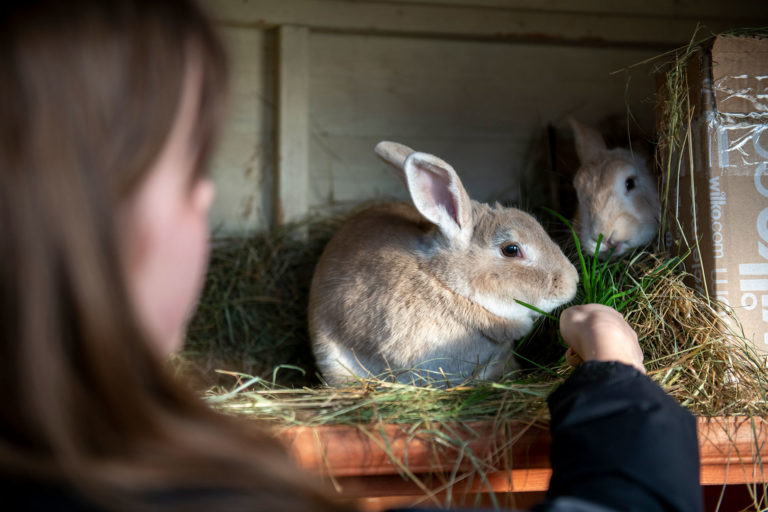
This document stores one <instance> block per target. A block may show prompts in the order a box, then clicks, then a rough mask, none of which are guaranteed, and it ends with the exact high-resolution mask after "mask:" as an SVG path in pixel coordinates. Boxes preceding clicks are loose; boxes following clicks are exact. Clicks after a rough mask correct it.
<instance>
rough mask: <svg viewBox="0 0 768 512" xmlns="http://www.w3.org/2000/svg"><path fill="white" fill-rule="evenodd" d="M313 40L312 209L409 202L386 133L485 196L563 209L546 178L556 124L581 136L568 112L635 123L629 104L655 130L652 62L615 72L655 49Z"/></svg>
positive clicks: (377, 39) (475, 193) (480, 198)
mask: <svg viewBox="0 0 768 512" xmlns="http://www.w3.org/2000/svg"><path fill="white" fill-rule="evenodd" d="M310 41H311V45H310V84H311V101H310V121H311V129H312V137H311V139H310V177H311V186H310V194H309V202H310V208H312V209H315V208H317V209H318V210H320V209H321V208H322V207H323V206H324V205H326V204H329V203H346V204H349V203H354V202H357V201H360V200H361V199H369V198H380V197H389V196H394V197H396V198H399V199H402V200H406V201H408V200H410V198H409V196H408V194H407V191H406V190H405V187H403V186H402V184H401V182H400V181H399V180H398V179H396V178H395V176H394V173H393V172H392V170H391V168H390V167H389V166H388V165H386V164H384V163H383V162H382V161H381V160H380V159H378V158H376V156H375V154H374V152H373V148H374V146H375V145H376V143H377V142H379V141H381V140H395V141H398V142H402V143H404V144H406V145H408V146H410V147H412V148H414V149H417V150H419V151H424V152H427V153H432V154H435V155H438V156H439V157H440V158H442V159H444V160H445V161H447V162H449V163H450V164H451V165H452V166H453V167H454V168H455V169H456V171H457V172H458V173H459V176H460V177H461V180H462V182H463V184H464V186H465V187H466V188H467V191H468V192H469V194H470V197H472V198H473V199H476V200H478V201H483V202H485V201H489V202H494V201H500V202H504V203H505V204H515V205H522V206H523V207H524V208H530V209H534V210H535V209H536V208H537V207H539V206H542V205H543V206H548V207H554V208H556V209H557V205H556V204H554V203H551V202H549V199H550V196H549V195H548V194H547V195H543V193H544V191H545V190H546V187H544V186H543V184H542V183H541V181H540V180H541V179H542V171H545V170H546V169H547V162H546V159H545V155H546V154H547V153H545V152H546V151H547V146H546V140H545V133H546V125H547V124H550V123H551V124H552V125H554V126H556V127H557V128H558V129H559V130H561V131H562V133H564V134H568V135H570V133H571V132H570V128H569V127H568V125H567V123H566V118H567V117H568V116H569V115H573V116H575V117H577V118H578V119H580V120H583V121H584V122H585V123H590V124H596V123H597V122H598V121H602V120H603V119H604V118H605V117H606V116H607V115H608V114H614V115H616V116H617V117H618V118H619V119H622V120H625V119H626V111H627V109H628V108H630V109H631V111H632V115H633V118H634V119H636V120H637V122H638V123H639V125H640V126H642V127H645V128H647V130H648V131H647V133H648V135H649V136H650V134H651V128H652V127H653V111H652V109H651V106H652V102H651V101H649V100H651V99H652V97H653V91H654V88H653V87H654V82H653V78H652V77H651V76H650V75H649V73H648V68H637V69H634V70H632V71H629V72H627V73H620V74H615V75H610V74H609V73H611V72H612V71H615V70H617V69H622V68H624V67H626V66H627V65H630V64H633V63H636V62H639V61H642V60H645V59H647V58H649V57H651V56H653V55H654V54H655V53H656V52H655V51H653V50H648V49H627V48H621V49H615V48H593V47H583V46H580V47H572V46H568V45H563V46H560V45H539V44H528V43H526V44H522V43H521V44H514V45H513V44H505V43H490V42H485V43H478V42H473V41H447V40H432V39H413V38H395V37H382V36H363V35H346V34H327V33H323V34H318V33H312V34H311V35H310ZM630 78H631V81H630V82H629V83H630V84H631V87H630V88H629V90H627V83H628V81H629V80H630ZM619 130H620V132H619V133H621V132H623V131H624V130H623V129H622V128H619ZM572 170H573V171H575V169H572ZM563 174H564V173H563ZM546 176H547V177H548V178H550V179H553V180H554V179H561V178H562V179H564V180H565V179H567V178H566V177H564V176H560V175H557V176H555V175H553V174H552V173H547V174H546Z"/></svg>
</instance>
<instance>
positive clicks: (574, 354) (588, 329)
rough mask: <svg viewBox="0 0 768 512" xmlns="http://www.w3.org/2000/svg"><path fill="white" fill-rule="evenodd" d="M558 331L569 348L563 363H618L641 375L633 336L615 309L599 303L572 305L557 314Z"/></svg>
mask: <svg viewBox="0 0 768 512" xmlns="http://www.w3.org/2000/svg"><path fill="white" fill-rule="evenodd" d="M560 332H561V333H562V335H563V339H564V340H565V343H567V344H568V346H569V347H570V348H569V349H568V352H566V360H567V361H568V363H569V364H571V365H573V366H576V365H578V364H580V363H581V362H583V361H618V362H620V363H624V364H628V365H630V366H634V367H635V368H637V369H638V370H640V371H641V372H643V373H645V367H644V366H643V351H642V350H641V349H640V345H639V344H638V342H637V334H636V333H635V331H633V330H632V328H631V327H630V326H629V324H628V323H627V322H626V321H625V320H624V317H623V316H622V315H621V313H619V312H618V311H616V310H615V309H612V308H609V307H608V306H603V305H600V304H585V305H582V306H572V307H570V308H568V309H566V310H564V311H563V312H562V314H561V315H560Z"/></svg>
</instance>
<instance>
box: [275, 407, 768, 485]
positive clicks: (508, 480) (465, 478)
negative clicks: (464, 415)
mask: <svg viewBox="0 0 768 512" xmlns="http://www.w3.org/2000/svg"><path fill="white" fill-rule="evenodd" d="M435 429H443V431H444V432H445V433H446V434H447V436H448V437H449V438H452V439H456V440H457V441H459V442H457V443H455V444H452V443H439V442H432V441H430V439H431V438H430V436H429V435H427V431H429V432H433V431H434V430H435ZM279 436H280V438H281V439H282V440H283V441H284V442H285V443H286V444H287V446H288V447H289V449H290V451H291V453H292V454H293V456H294V457H295V458H296V460H297V461H298V462H299V464H300V465H301V466H302V467H304V468H307V469H311V470H314V471H318V472H320V473H322V474H325V475H329V476H331V477H333V479H334V481H335V482H336V484H337V485H339V486H340V487H341V491H342V494H343V495H345V496H347V497H351V498H361V497H393V496H419V495H424V494H425V493H427V494H428V493H441V492H445V491H446V490H447V487H448V483H447V482H454V483H453V485H452V486H451V488H452V490H453V492H454V493H455V494H457V495H458V494H466V493H478V492H480V493H482V492H489V491H490V490H492V491H493V492H502V493H509V492H530V491H544V490H546V489H547V486H548V485H549V478H550V476H551V473H552V472H551V468H550V466H549V447H550V442H551V440H550V437H549V432H548V430H547V428H546V427H545V426H543V425H541V424H538V423H526V422H520V421H513V422H509V423H507V424H504V425H494V424H492V423H490V422H473V423H469V424H467V425H465V426H452V427H451V426H447V425H443V426H437V425H435V426H430V427H429V428H427V427H424V431H423V432H422V431H420V430H418V429H414V427H413V426H409V425H383V426H380V427H370V426H359V427H355V426H322V427H290V428H286V429H284V430H283V431H281V432H280V433H279ZM698 436H699V449H700V456H701V483H702V485H722V484H744V483H755V482H765V481H767V480H768V475H766V474H765V473H764V471H763V463H762V460H763V459H765V460H768V423H766V420H765V419H764V418H754V419H752V418H745V417H733V418H731V417H728V418H700V419H699V420H698ZM470 454H473V455H474V460H473V462H472V463H470V460H469V455H470ZM393 457H394V459H393ZM405 468H407V471H408V473H409V474H410V475H411V476H410V478H404V477H403V476H402V475H403V474H405V473H406V471H405ZM478 469H480V470H482V471H483V472H484V473H485V474H486V483H484V482H483V481H482V479H479V478H477V476H478Z"/></svg>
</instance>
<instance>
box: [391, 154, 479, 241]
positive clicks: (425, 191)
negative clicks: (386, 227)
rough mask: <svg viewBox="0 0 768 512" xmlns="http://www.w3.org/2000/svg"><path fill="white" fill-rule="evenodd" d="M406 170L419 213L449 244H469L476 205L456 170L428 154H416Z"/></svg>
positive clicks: (406, 164)
mask: <svg viewBox="0 0 768 512" xmlns="http://www.w3.org/2000/svg"><path fill="white" fill-rule="evenodd" d="M404 167H405V177H406V180H407V182H406V184H407V186H408V191H409V192H410V193H411V199H412V200H413V204H414V206H416V209H417V210H419V212H420V213H421V214H422V215H423V216H424V217H425V218H426V219H427V220H429V221H430V222H432V223H433V224H435V225H437V227H439V228H440V231H441V232H442V233H443V234H444V235H445V236H446V237H447V238H448V239H449V240H452V241H454V242H458V243H459V244H461V245H464V244H466V243H468V242H469V239H470V237H471V235H472V228H473V226H472V202H471V201H470V199H469V196H468V195H467V191H466V190H464V186H463V185H462V184H461V180H459V176H458V175H457V174H456V171H454V170H453V167H451V166H450V165H449V164H447V163H446V162H444V161H443V160H441V159H439V158H437V157H436V156H433V155H428V154H426V153H412V154H411V156H409V157H408V158H407V159H406V161H405V165H404Z"/></svg>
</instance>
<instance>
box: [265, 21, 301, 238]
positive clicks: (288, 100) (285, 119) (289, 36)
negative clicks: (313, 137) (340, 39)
mask: <svg viewBox="0 0 768 512" xmlns="http://www.w3.org/2000/svg"><path fill="white" fill-rule="evenodd" d="M308 42H309V30H308V29H307V28H306V27H297V26H287V25H284V26H281V27H279V28H278V29H277V52H276V53H277V73H276V77H277V101H276V107H277V112H276V116H275V124H276V137H275V145H276V148H275V158H276V163H275V173H276V176H275V186H276V200H275V212H274V223H275V224H277V225H282V224H284V223H286V222H291V221H297V220H300V219H301V218H302V217H304V216H305V215H306V213H307V211H308V208H309V204H308V195H309V156H308V155H309V45H308Z"/></svg>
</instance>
